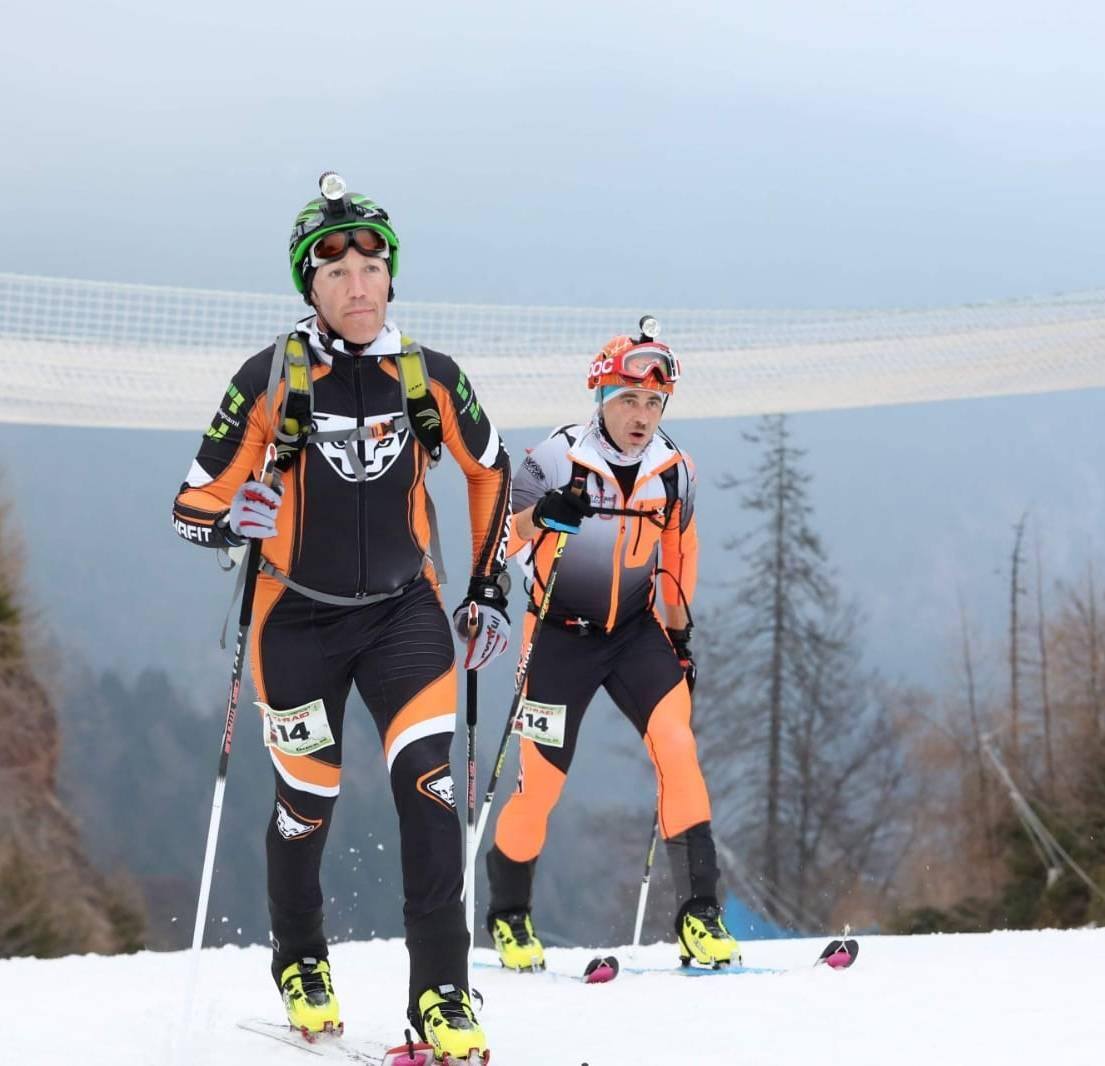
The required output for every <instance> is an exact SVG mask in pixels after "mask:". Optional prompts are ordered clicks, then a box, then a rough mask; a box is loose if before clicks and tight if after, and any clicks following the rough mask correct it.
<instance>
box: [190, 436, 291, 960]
mask: <svg viewBox="0 0 1105 1066" xmlns="http://www.w3.org/2000/svg"><path fill="white" fill-rule="evenodd" d="M275 471H276V447H275V446H274V445H272V444H270V445H269V446H268V449H267V451H266V452H265V469H264V472H263V475H262V481H264V482H265V484H267V485H271V484H273V483H274V481H275V479H276V477H277V474H276V472H275ZM260 562H261V541H260V540H258V539H257V538H254V539H252V540H250V542H249V553H248V554H247V556H246V562H245V568H246V569H245V584H244V585H243V586H242V607H241V612H240V613H239V615H238V641H237V643H236V644H235V645H234V669H233V672H232V673H231V677H230V693H229V695H228V696H227V700H226V724H225V725H224V726H223V742H222V750H221V752H220V754H219V770H218V773H217V774H216V776H215V797H214V799H213V800H212V801H211V821H210V823H209V824H208V826H207V848H206V850H205V851H204V856H203V873H202V875H201V876H200V895H199V901H198V902H197V904H196V925H195V928H194V929H193V930H192V951H193V952H199V950H200V948H202V947H203V929H204V926H205V925H206V924H207V903H208V899H209V897H210V895H211V880H212V877H213V875H214V872H215V848H216V846H217V844H218V842H219V823H220V822H221V821H222V814H223V792H224V791H225V790H226V773H227V769H228V767H229V766H230V745H231V742H232V741H233V739H234V720H235V718H236V717H237V714H238V696H239V694H240V692H241V687H242V666H243V663H244V661H245V650H246V639H247V637H248V636H249V626H250V622H251V621H252V620H253V593H254V590H255V589H256V587H257V568H258V565H259V563H260ZM195 957H196V958H198V957H199V956H198V954H197V955H196V956H195Z"/></svg>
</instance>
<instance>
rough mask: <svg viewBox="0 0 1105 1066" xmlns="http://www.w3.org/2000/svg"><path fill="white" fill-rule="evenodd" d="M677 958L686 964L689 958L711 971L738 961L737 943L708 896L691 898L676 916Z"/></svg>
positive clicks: (689, 961) (739, 951)
mask: <svg viewBox="0 0 1105 1066" xmlns="http://www.w3.org/2000/svg"><path fill="white" fill-rule="evenodd" d="M678 930H679V947H680V952H679V961H680V962H681V963H683V965H684V966H690V964H691V959H694V960H695V961H696V962H698V963H701V964H702V965H703V966H712V967H713V968H714V969H715V970H717V969H720V968H721V967H722V966H728V965H729V964H730V963H736V964H737V965H738V966H739V965H740V962H741V949H740V944H738V943H737V942H736V940H734V939H733V937H732V935H731V934H730V932H729V930H728V929H726V928H725V923H724V922H723V921H722V920H721V911H720V910H719V908H718V905H717V903H716V901H714V900H712V899H705V898H703V899H692V900H690V901H689V902H687V903H685V904H684V905H683V909H682V911H681V912H680V919H679V925H678Z"/></svg>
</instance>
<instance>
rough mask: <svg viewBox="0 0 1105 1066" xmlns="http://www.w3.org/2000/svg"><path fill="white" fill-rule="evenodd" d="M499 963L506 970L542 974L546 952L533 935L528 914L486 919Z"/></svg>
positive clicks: (524, 912) (511, 914) (510, 914)
mask: <svg viewBox="0 0 1105 1066" xmlns="http://www.w3.org/2000/svg"><path fill="white" fill-rule="evenodd" d="M487 930H488V932H489V933H490V934H491V939H492V940H493V941H494V942H495V950H496V951H497V952H498V953H499V961H500V962H501V963H502V964H503V965H504V966H505V967H506V968H507V969H508V970H519V971H520V970H543V969H544V968H545V949H544V947H543V946H542V944H541V941H540V940H538V939H537V934H536V933H535V932H534V931H533V921H532V920H531V919H530V916H529V911H500V912H499V913H498V914H490V915H488V918H487Z"/></svg>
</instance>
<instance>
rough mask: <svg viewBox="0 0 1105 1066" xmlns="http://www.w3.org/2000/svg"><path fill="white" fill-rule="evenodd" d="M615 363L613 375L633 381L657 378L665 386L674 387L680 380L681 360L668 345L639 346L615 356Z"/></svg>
mask: <svg viewBox="0 0 1105 1066" xmlns="http://www.w3.org/2000/svg"><path fill="white" fill-rule="evenodd" d="M613 362H614V368H613V370H612V371H611V373H614V374H619V375H620V376H621V377H623V378H630V379H631V380H633V381H644V379H645V378H647V377H650V376H655V377H658V378H659V379H660V381H661V382H663V384H665V385H674V384H675V383H676V382H677V381H678V380H679V371H680V366H679V359H678V358H677V357H676V356H675V354H674V353H673V352H672V350H671V349H670V348H668V347H667V346H666V345H659V344H638V345H636V346H635V347H633V348H630V349H629V350H628V351H626V352H621V353H620V354H619V355H616V356H614V359H613Z"/></svg>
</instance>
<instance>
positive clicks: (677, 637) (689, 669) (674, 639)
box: [668, 626, 698, 692]
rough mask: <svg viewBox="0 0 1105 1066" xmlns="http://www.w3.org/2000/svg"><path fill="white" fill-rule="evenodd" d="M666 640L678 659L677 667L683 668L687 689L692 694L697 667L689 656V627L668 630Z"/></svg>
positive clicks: (696, 678) (696, 676)
mask: <svg viewBox="0 0 1105 1066" xmlns="http://www.w3.org/2000/svg"><path fill="white" fill-rule="evenodd" d="M668 640H670V641H671V646H672V647H673V648H674V649H675V654H676V655H677V656H678V657H679V665H680V666H681V667H682V668H683V675H684V676H685V677H686V679H687V688H689V689H690V690H691V691H692V692H694V683H695V681H696V680H698V667H697V666H695V663H694V656H693V655H691V626H687V627H686V629H669V630H668Z"/></svg>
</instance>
